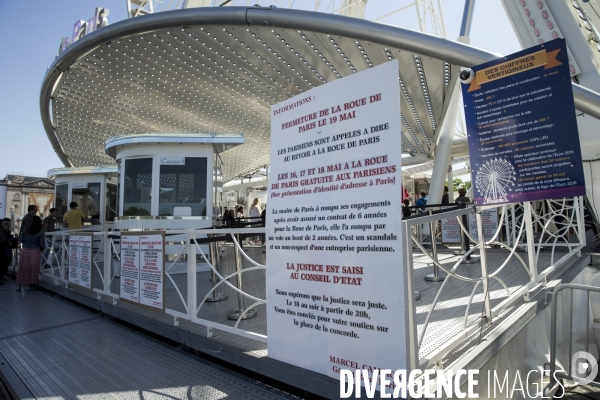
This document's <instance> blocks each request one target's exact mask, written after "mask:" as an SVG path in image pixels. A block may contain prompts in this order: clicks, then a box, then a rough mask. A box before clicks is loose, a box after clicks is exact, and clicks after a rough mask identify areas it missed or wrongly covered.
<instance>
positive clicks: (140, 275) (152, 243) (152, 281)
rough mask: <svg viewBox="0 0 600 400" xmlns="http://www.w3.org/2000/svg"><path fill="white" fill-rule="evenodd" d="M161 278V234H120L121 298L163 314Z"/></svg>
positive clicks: (163, 263) (162, 233)
mask: <svg viewBox="0 0 600 400" xmlns="http://www.w3.org/2000/svg"><path fill="white" fill-rule="evenodd" d="M164 276H165V236H164V232H127V233H123V234H121V285H120V297H121V299H123V300H127V301H129V302H133V303H137V304H140V305H142V306H146V307H150V308H152V309H155V310H160V311H163V312H164V309H165V303H164V285H165V279H164Z"/></svg>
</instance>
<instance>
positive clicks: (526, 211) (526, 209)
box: [523, 201, 538, 283]
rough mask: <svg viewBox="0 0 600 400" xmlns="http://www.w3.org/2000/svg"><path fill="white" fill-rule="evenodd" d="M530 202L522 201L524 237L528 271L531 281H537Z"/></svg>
mask: <svg viewBox="0 0 600 400" xmlns="http://www.w3.org/2000/svg"><path fill="white" fill-rule="evenodd" d="M531 212H532V210H531V203H530V202H529V201H526V202H524V203H523V219H524V221H525V235H526V236H525V237H526V242H527V259H528V261H529V273H530V275H531V282H533V283H536V282H537V275H538V274H537V267H536V262H535V234H534V233H533V222H532V220H531Z"/></svg>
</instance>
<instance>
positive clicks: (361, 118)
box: [266, 60, 407, 378]
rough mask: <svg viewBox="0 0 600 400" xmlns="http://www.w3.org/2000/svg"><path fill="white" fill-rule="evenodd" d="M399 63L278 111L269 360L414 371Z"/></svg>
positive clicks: (330, 371) (270, 231)
mask: <svg viewBox="0 0 600 400" xmlns="http://www.w3.org/2000/svg"><path fill="white" fill-rule="evenodd" d="M400 130H401V120H400V89H399V86H398V62H397V61H396V60H394V61H391V62H389V63H386V64H383V65H380V66H378V67H374V68H370V69H368V70H366V71H363V72H360V73H357V74H354V75H351V76H348V77H345V78H343V79H339V80H336V81H333V82H330V83H327V84H325V85H322V86H320V87H318V88H315V89H312V90H310V91H307V92H305V93H302V94H300V95H298V96H296V97H293V98H291V99H288V100H286V101H284V102H282V103H279V104H276V105H273V106H272V107H271V167H270V180H269V185H270V187H269V192H268V197H269V200H268V202H269V208H268V209H267V221H266V235H267V244H268V245H267V265H268V268H267V299H268V307H267V329H268V332H269V335H268V345H269V357H273V358H275V359H278V360H281V361H284V362H287V363H290V364H294V365H297V366H299V367H302V368H306V369H309V370H312V371H316V372H319V373H322V374H326V375H329V376H331V377H335V378H339V377H340V372H339V371H340V369H371V370H372V369H373V368H389V369H391V370H397V369H404V368H406V366H407V365H406V360H407V355H406V347H405V343H406V337H407V334H406V332H405V312H406V310H405V301H406V300H405V293H404V278H403V277H404V275H403V271H404V268H403V263H402V244H401V243H402V233H401V232H402V231H401V206H402V204H401V198H402V186H401V182H402V180H401V155H400V153H401V152H400V147H401V143H400V135H399V132H400Z"/></svg>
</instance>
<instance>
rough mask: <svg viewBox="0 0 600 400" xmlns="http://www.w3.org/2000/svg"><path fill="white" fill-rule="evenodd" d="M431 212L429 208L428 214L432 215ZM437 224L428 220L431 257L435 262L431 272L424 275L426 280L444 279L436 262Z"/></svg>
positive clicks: (438, 280)
mask: <svg viewBox="0 0 600 400" xmlns="http://www.w3.org/2000/svg"><path fill="white" fill-rule="evenodd" d="M432 214H433V212H432V210H429V215H432ZM437 225H438V222H437V221H431V222H429V231H430V234H431V253H432V256H433V259H434V260H435V262H434V263H433V273H431V274H427V275H425V277H424V279H425V280H426V281H428V282H441V281H443V280H444V279H446V277H445V276H441V275H440V269H439V267H438V266H437V264H436V263H437V262H438V255H437V241H436V239H435V236H436V234H437Z"/></svg>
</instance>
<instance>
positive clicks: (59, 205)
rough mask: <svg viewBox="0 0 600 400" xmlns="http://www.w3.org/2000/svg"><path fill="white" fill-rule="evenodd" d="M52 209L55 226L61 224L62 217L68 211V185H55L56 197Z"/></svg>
mask: <svg viewBox="0 0 600 400" xmlns="http://www.w3.org/2000/svg"><path fill="white" fill-rule="evenodd" d="M54 207H55V208H56V210H57V211H56V218H55V219H56V224H57V225H61V224H62V217H63V215H65V213H66V212H67V211H69V185H68V184H66V183H61V184H60V185H56V197H55V199H54Z"/></svg>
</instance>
